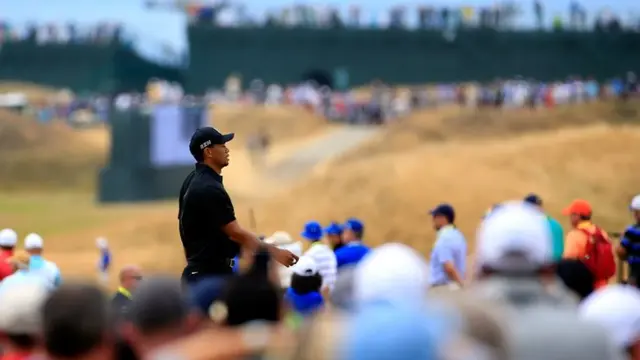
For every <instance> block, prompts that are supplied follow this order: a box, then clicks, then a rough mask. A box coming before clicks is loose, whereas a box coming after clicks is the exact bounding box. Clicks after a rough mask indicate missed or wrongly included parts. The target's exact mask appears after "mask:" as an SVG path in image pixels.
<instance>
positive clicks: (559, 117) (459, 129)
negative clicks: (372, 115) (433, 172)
mask: <svg viewBox="0 0 640 360" xmlns="http://www.w3.org/2000/svg"><path fill="white" fill-rule="evenodd" d="M634 121H635V123H637V124H640V106H638V104H637V103H627V104H624V103H620V102H615V101H608V102H598V103H592V104H585V105H581V106H564V107H558V108H556V109H553V110H551V111H549V110H546V109H539V110H529V109H522V110H496V109H482V110H479V111H476V110H473V109H464V108H463V109H461V108H459V107H457V106H451V107H443V108H439V109H436V110H423V111H420V112H416V113H414V114H412V115H410V116H409V117H408V118H406V119H402V120H401V121H398V122H395V123H391V124H389V125H387V126H388V131H387V132H385V133H384V134H382V135H381V136H380V137H379V138H378V139H375V140H374V141H372V142H370V143H369V144H367V145H365V146H363V147H361V148H359V149H358V150H357V151H355V152H353V153H350V154H347V155H346V156H345V159H359V158H361V157H362V156H375V155H377V154H383V153H389V152H390V151H391V152H397V151H404V150H408V149H411V148H413V147H416V146H420V145H422V144H424V143H425V142H443V141H449V140H455V139H477V138H485V139H486V138H506V137H511V136H514V135H518V134H528V133H532V132H540V131H548V130H557V129H562V128H575V127H578V128H579V127H583V126H586V125H592V124H603V123H626V122H634Z"/></svg>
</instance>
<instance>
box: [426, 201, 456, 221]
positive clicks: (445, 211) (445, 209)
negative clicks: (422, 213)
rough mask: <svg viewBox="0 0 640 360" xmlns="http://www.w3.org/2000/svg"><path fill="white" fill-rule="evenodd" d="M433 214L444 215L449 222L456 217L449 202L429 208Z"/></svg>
mask: <svg viewBox="0 0 640 360" xmlns="http://www.w3.org/2000/svg"><path fill="white" fill-rule="evenodd" d="M431 215H433V216H438V215H439V216H444V217H445V218H446V219H447V220H448V221H449V222H450V223H452V222H453V221H454V220H455V219H456V212H455V210H454V209H453V206H451V205H449V204H440V205H438V206H436V207H435V208H434V209H433V210H431Z"/></svg>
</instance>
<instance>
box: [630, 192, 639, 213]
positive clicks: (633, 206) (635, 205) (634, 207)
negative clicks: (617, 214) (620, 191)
mask: <svg viewBox="0 0 640 360" xmlns="http://www.w3.org/2000/svg"><path fill="white" fill-rule="evenodd" d="M629 208H630V209H631V210H632V211H640V195H636V196H634V197H633V199H632V200H631V204H630V205H629Z"/></svg>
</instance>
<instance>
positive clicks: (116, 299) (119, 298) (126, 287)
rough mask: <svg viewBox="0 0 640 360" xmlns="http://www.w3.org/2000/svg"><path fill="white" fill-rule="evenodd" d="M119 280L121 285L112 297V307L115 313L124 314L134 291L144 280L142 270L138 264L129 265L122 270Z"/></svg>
mask: <svg viewBox="0 0 640 360" xmlns="http://www.w3.org/2000/svg"><path fill="white" fill-rule="evenodd" d="M119 280H120V286H118V291H116V293H115V295H113V297H112V298H111V307H112V308H113V311H114V314H116V315H118V316H123V315H124V313H125V311H126V308H127V306H129V304H130V303H131V300H132V299H133V295H132V293H133V291H135V289H136V287H137V286H138V283H139V282H140V280H142V270H141V269H140V268H139V267H138V266H136V265H127V266H125V267H123V268H122V269H121V270H120V276H119Z"/></svg>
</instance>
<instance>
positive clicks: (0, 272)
mask: <svg viewBox="0 0 640 360" xmlns="http://www.w3.org/2000/svg"><path fill="white" fill-rule="evenodd" d="M17 242H18V234H16V232H15V231H14V230H13V229H2V230H0V281H2V280H3V279H4V278H6V277H7V276H9V275H11V274H13V267H12V266H11V264H9V263H8V262H7V260H8V259H9V258H10V257H11V256H13V249H14V248H15V246H16V243H17Z"/></svg>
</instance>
